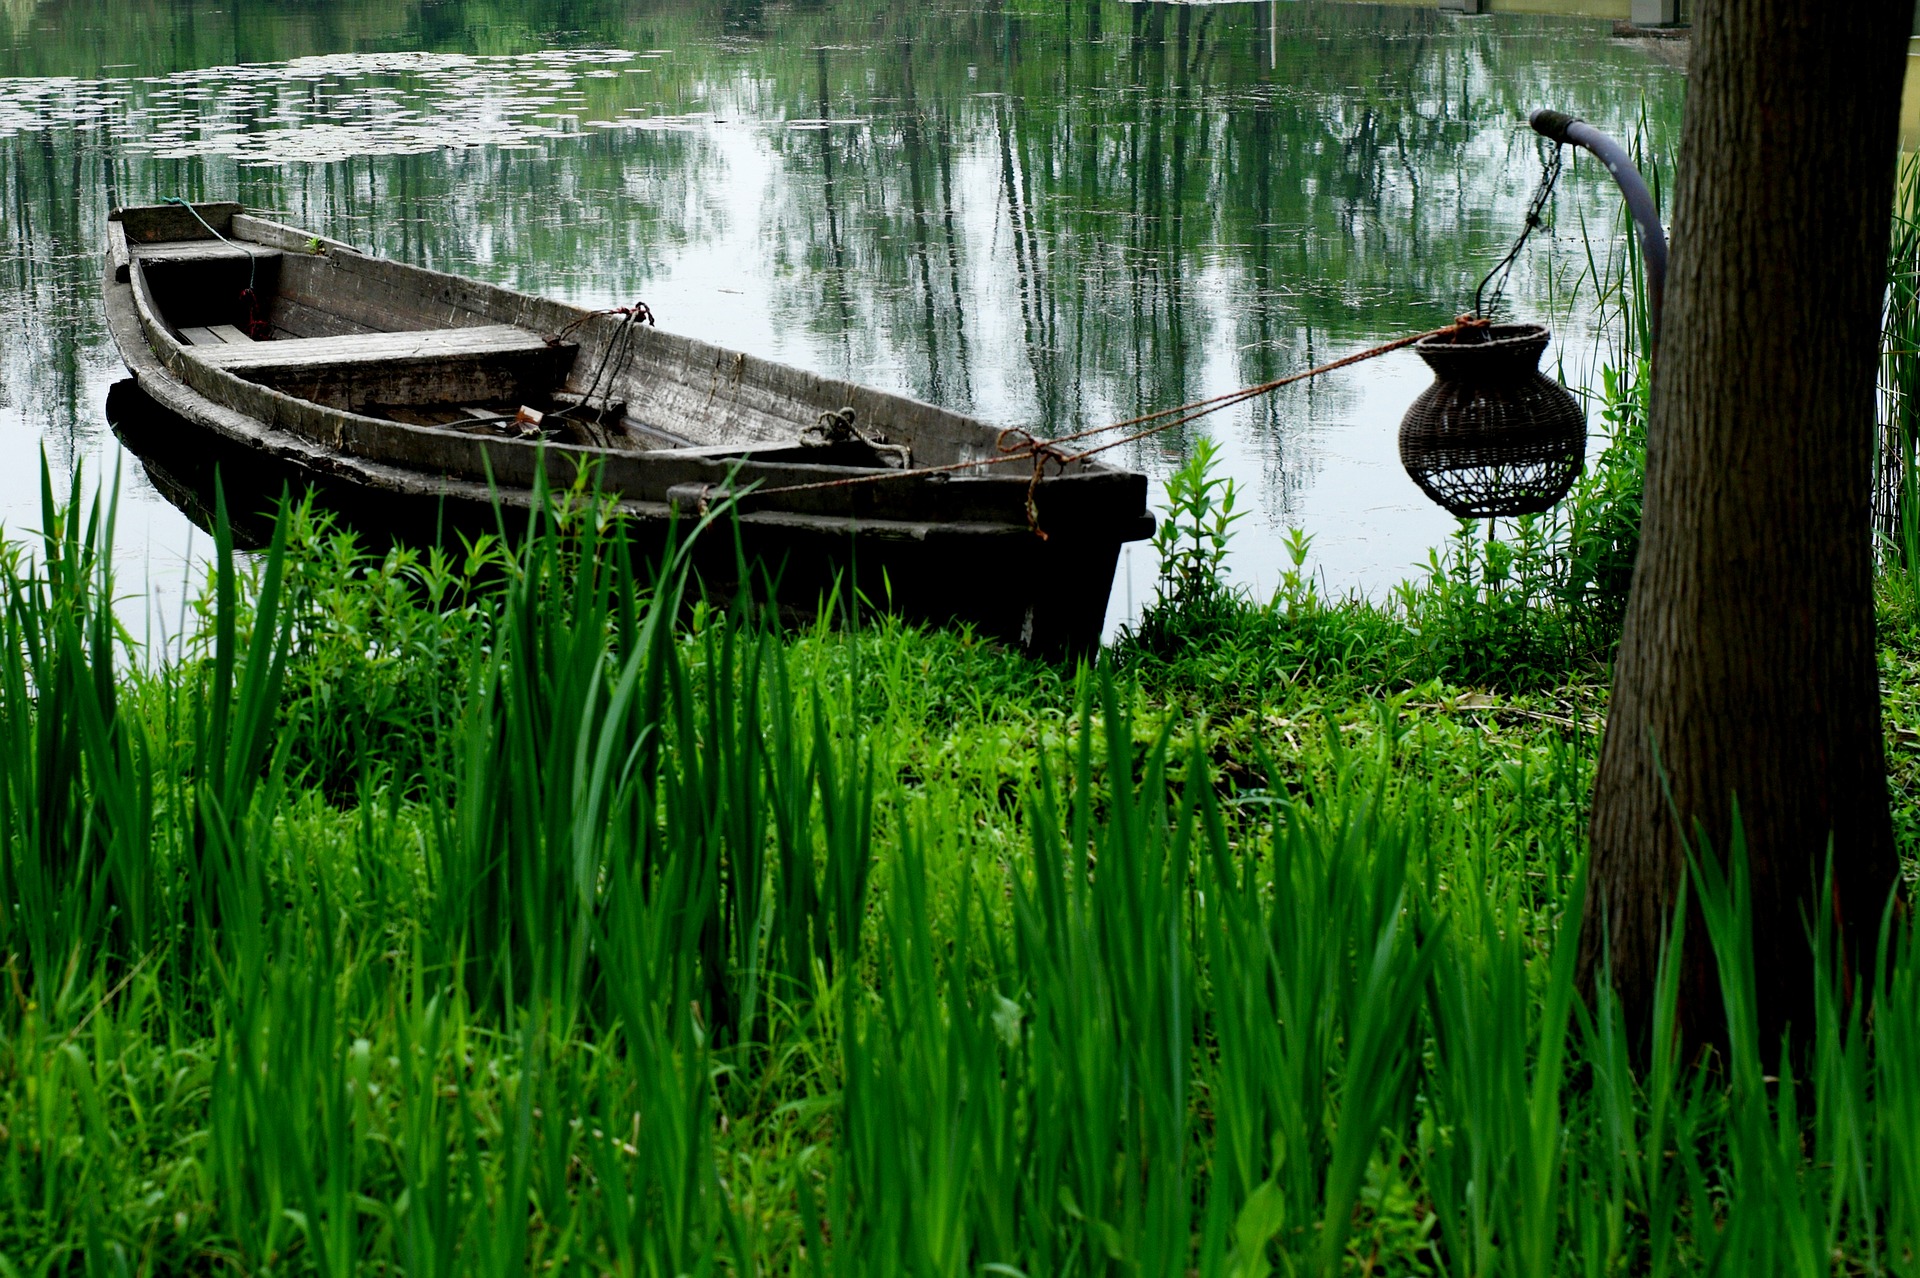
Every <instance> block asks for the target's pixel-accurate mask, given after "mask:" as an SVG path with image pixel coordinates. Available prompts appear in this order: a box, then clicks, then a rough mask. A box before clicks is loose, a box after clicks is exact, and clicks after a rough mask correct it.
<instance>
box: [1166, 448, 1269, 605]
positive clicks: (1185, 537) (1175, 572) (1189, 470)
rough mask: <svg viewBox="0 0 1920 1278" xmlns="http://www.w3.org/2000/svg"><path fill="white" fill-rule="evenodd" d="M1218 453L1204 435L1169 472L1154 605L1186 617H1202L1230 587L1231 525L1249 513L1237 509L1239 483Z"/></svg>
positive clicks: (1223, 598)
mask: <svg viewBox="0 0 1920 1278" xmlns="http://www.w3.org/2000/svg"><path fill="white" fill-rule="evenodd" d="M1219 461H1220V455H1219V450H1218V449H1217V448H1216V446H1215V445H1214V442H1213V441H1212V440H1211V439H1209V438H1208V437H1206V436H1204V435H1202V436H1201V437H1200V438H1199V439H1198V440H1196V441H1195V443H1194V446H1193V454H1192V456H1190V457H1188V458H1187V460H1186V462H1185V463H1184V464H1183V465H1182V466H1181V467H1180V468H1179V469H1178V470H1176V471H1174V472H1173V474H1171V475H1169V476H1168V477H1167V504H1166V507H1165V514H1166V517H1165V518H1164V519H1162V520H1161V521H1160V526H1159V528H1158V529H1157V530H1156V531H1155V532H1154V536H1153V548H1154V550H1155V551H1156V552H1157V553H1158V554H1159V556H1160V581H1159V597H1158V599H1157V600H1156V606H1158V607H1161V608H1165V609H1170V610H1172V611H1173V612H1175V613H1178V614H1181V615H1183V616H1187V617H1196V618H1197V617H1204V616H1206V615H1208V614H1210V613H1211V612H1213V611H1215V610H1217V609H1218V608H1219V607H1220V605H1221V604H1222V602H1223V601H1224V600H1226V599H1227V598H1228V597H1229V596H1230V595H1231V593H1232V590H1231V588H1230V587H1229V586H1228V585H1227V584H1226V581H1225V579H1224V577H1223V575H1222V574H1223V572H1224V570H1225V568H1226V562H1227V546H1228V543H1229V542H1230V541H1231V540H1232V536H1233V525H1234V524H1235V523H1237V522H1239V521H1240V520H1241V519H1243V518H1244V517H1245V516H1246V512H1245V511H1243V510H1238V511H1237V510H1235V509H1234V506H1235V505H1236V504H1237V502H1238V501H1239V489H1238V486H1237V485H1236V484H1235V483H1234V481H1233V479H1232V477H1231V476H1228V475H1222V474H1220V473H1218V470H1219Z"/></svg>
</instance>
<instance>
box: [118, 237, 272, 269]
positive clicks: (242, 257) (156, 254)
mask: <svg viewBox="0 0 1920 1278" xmlns="http://www.w3.org/2000/svg"><path fill="white" fill-rule="evenodd" d="M129 247H130V249H131V251H132V254H133V258H134V260H135V261H138V262H140V263H142V264H146V265H152V264H155V263H159V264H163V265H164V264H166V263H170V262H247V261H252V262H256V263H265V262H275V261H278V260H279V259H280V257H281V256H282V255H281V252H280V250H279V249H276V248H266V247H264V246H262V245H259V244H230V243H228V242H226V241H225V240H169V241H167V242H166V243H164V244H134V245H130V246H129ZM249 250H251V252H249Z"/></svg>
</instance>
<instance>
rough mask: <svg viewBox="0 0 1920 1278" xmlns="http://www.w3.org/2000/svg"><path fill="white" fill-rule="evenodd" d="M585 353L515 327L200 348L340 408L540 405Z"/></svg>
mask: <svg viewBox="0 0 1920 1278" xmlns="http://www.w3.org/2000/svg"><path fill="white" fill-rule="evenodd" d="M578 349H579V348H578V347H577V346H575V345H574V344H573V343H571V342H563V343H559V344H549V343H548V342H547V340H546V338H544V337H542V336H541V335H540V334H538V333H535V332H531V331H529V330H527V329H524V328H517V327H515V326H513V325H511V324H482V325H476V326H474V327H471V328H433V329H419V330H415V331H412V332H400V333H349V334H345V335H342V336H338V337H306V338H281V339H277V340H275V341H270V342H245V341H242V342H238V343H231V344H229V343H221V344H218V345H195V346H194V347H193V354H194V356H195V357H196V358H198V359H201V360H204V361H205V362H206V363H208V364H211V365H214V366H215V367H217V368H224V369H226V370H228V371H229V372H233V373H236V374H238V375H240V376H241V377H244V378H246V379H247V380H248V381H252V382H259V383H261V384H262V385H266V386H272V387H274V388H275V389H277V390H281V391H285V392H286V393H287V394H289V395H293V396H296V397H298V398H300V399H307V400H312V401H314V402H315V403H319V404H326V405H329V406H332V407H337V408H348V409H355V410H357V409H359V408H362V407H364V406H365V405H368V404H435V403H451V404H466V403H487V402H492V401H503V402H512V401H517V402H520V403H531V402H536V401H538V400H541V399H543V398H544V397H545V396H546V395H547V394H548V393H550V392H551V391H553V390H554V389H555V388H557V387H558V386H559V385H560V383H561V381H562V380H563V379H564V377H565V375H566V371H567V369H568V367H569V366H570V365H571V364H572V362H573V358H574V355H575V354H576V353H577V351H578Z"/></svg>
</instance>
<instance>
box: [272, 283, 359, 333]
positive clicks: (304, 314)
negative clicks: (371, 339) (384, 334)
mask: <svg viewBox="0 0 1920 1278" xmlns="http://www.w3.org/2000/svg"><path fill="white" fill-rule="evenodd" d="M267 320H268V322H269V323H271V324H272V325H273V331H274V332H275V333H278V334H279V335H281V336H282V337H292V338H313V337H344V336H346V335H347V334H349V333H372V332H377V331H378V330H376V329H374V328H371V327H369V326H368V325H366V324H358V323H355V322H354V321H353V320H350V319H347V318H346V317H344V316H341V315H335V314H334V313H333V312H332V311H328V310H322V309H320V308H318V307H314V306H309V305H307V304H306V303H304V302H296V301H294V300H293V299H292V298H290V297H288V296H287V295H286V293H285V292H284V291H279V292H276V293H275V294H274V295H273V300H272V301H271V302H270V303H269V304H268V309H267Z"/></svg>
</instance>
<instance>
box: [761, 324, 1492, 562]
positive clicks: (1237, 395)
mask: <svg viewBox="0 0 1920 1278" xmlns="http://www.w3.org/2000/svg"><path fill="white" fill-rule="evenodd" d="M1486 324H1487V321H1486V320H1484V319H1478V318H1475V317H1472V316H1466V315H1463V316H1461V317H1460V318H1459V319H1458V320H1456V321H1455V322H1454V323H1452V324H1449V325H1447V326H1446V327H1445V328H1436V329H1432V330H1431V331H1429V332H1425V333H1415V334H1413V335H1412V336H1410V337H1400V338H1396V339H1394V340H1393V341H1391V342H1382V343H1381V344H1380V345H1378V346H1370V347H1368V348H1367V349H1366V350H1364V351H1359V352H1357V353H1355V354H1352V355H1347V356H1344V357H1342V358H1340V359H1336V360H1333V361H1332V362H1330V363H1326V364H1320V365H1317V366H1316V367H1313V368H1309V369H1307V370H1306V371H1305V372H1300V373H1289V374H1288V375H1287V376H1285V377H1276V378H1274V379H1273V380H1272V381H1270V382H1261V383H1260V384H1259V385H1258V386H1244V387H1242V388H1240V389H1239V390H1235V391H1226V392H1224V393H1222V394H1219V395H1213V396H1209V397H1208V398H1206V399H1197V400H1194V401H1193V402H1192V403H1190V404H1182V405H1180V406H1179V407H1177V408H1163V409H1161V410H1159V411H1158V412H1153V413H1143V414H1142V415H1140V416H1139V417H1130V418H1128V419H1127V420H1126V421H1123V422H1112V423H1110V424H1108V425H1105V426H1092V427H1089V428H1087V429H1086V430H1082V431H1075V432H1074V433H1073V434H1071V435H1061V436H1059V437H1057V438H1054V439H1035V438H1034V437H1033V436H1032V435H1031V434H1029V433H1028V432H1027V431H1026V430H1024V429H1022V428H1020V427H1018V426H1010V427H1008V428H1007V429H1006V430H1003V431H1001V432H1000V437H999V440H998V441H997V442H998V445H999V448H1000V455H999V456H997V457H985V458H979V459H976V460H973V461H963V462H949V463H947V464H946V465H944V466H920V467H916V468H914V469H912V470H886V471H879V472H877V473H874V474H870V475H849V476H847V477H846V478H844V479H822V480H816V481H814V482H813V483H807V484H786V485H783V486H781V487H779V488H756V489H753V490H752V495H753V496H755V497H771V496H773V495H775V494H777V493H804V492H814V491H817V490H820V489H826V488H850V487H852V486H854V485H855V484H877V483H882V482H884V481H886V480H891V479H914V478H918V477H920V476H923V475H943V474H949V473H951V472H953V471H959V470H974V469H977V468H979V467H982V466H999V465H1004V464H1006V463H1008V462H1015V461H1031V462H1033V463H1034V468H1033V470H1034V476H1033V480H1032V482H1031V483H1029V485H1028V487H1027V517H1028V519H1029V521H1031V520H1032V519H1033V516H1034V509H1033V489H1034V487H1035V486H1036V485H1037V484H1038V483H1039V482H1040V479H1041V476H1042V471H1043V470H1044V468H1045V466H1046V463H1047V462H1049V461H1052V462H1054V463H1055V464H1056V465H1058V466H1060V467H1061V469H1063V470H1064V469H1065V468H1066V467H1067V466H1068V465H1069V464H1071V463H1073V462H1078V461H1085V460H1086V459H1087V458H1089V457H1092V456H1094V455H1095V454H1097V453H1104V452H1106V451H1107V450H1108V449H1109V448H1118V447H1120V446H1121V445H1122V444H1131V443H1136V442H1138V441H1139V440H1142V439H1148V438H1150V437H1152V436H1154V435H1158V434H1159V433H1160V432H1162V431H1167V430H1172V429H1173V428H1174V427H1176V426H1184V425H1186V424H1187V423H1188V422H1192V421H1197V420H1198V419H1200V418H1202V417H1205V416H1207V415H1208V414H1210V413H1217V412H1219V411H1220V410H1221V409H1223V408H1232V407H1233V406H1234V405H1235V404H1244V403H1245V402H1247V401H1248V400H1250V399H1258V398H1259V397H1260V396H1262V395H1270V394H1272V393H1273V392H1274V391H1277V390H1279V389H1280V388H1282V387H1284V386H1291V385H1293V384H1294V383H1295V382H1302V381H1305V380H1307V379H1308V378H1309V377H1318V376H1320V375H1321V374H1322V373H1331V372H1334V371H1335V370H1337V369H1342V368H1347V367H1350V366H1351V365H1354V364H1359V363H1362V362H1363V361H1365V360H1370V359H1377V358H1379V357H1380V356H1382V355H1386V354H1389V353H1391V352H1393V351H1397V350H1399V349H1400V348H1401V347H1403V346H1411V345H1413V344H1414V343H1415V342H1419V341H1424V340H1425V339H1427V338H1429V337H1446V336H1450V335H1451V334H1454V333H1457V332H1459V331H1460V330H1461V329H1463V328H1482V327H1485V326H1486ZM1163 418H1164V419H1168V420H1161V419H1163ZM1147 422H1153V423H1155V424H1154V425H1151V426H1147V427H1146V429H1145V430H1139V431H1135V432H1133V433H1132V434H1130V435H1124V436H1122V437H1121V438H1119V439H1114V440H1109V441H1108V442H1107V443H1104V444H1096V445H1095V446H1094V447H1092V448H1087V449H1082V450H1081V451H1079V452H1076V453H1063V452H1061V451H1060V445H1062V444H1072V443H1077V442H1078V441H1080V440H1083V439H1087V438H1089V437H1091V436H1094V435H1104V434H1106V433H1107V432H1108V431H1113V430H1125V429H1126V428H1127V427H1129V426H1140V425H1142V424H1144V423H1147ZM1015 436H1022V437H1024V438H1025V441H1026V442H1025V443H1019V442H1015V443H1013V444H1012V445H1011V446H1009V443H1008V441H1009V440H1010V439H1012V438H1013V437H1015ZM742 495H743V496H744V495H746V494H742ZM1035 531H1036V532H1038V531H1039V529H1038V526H1037V525H1036V527H1035ZM1040 535H1041V536H1042V537H1044V536H1045V535H1046V534H1045V533H1041V534H1040Z"/></svg>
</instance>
